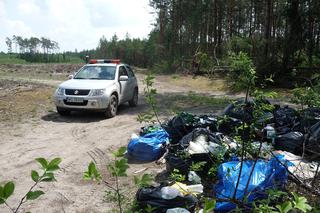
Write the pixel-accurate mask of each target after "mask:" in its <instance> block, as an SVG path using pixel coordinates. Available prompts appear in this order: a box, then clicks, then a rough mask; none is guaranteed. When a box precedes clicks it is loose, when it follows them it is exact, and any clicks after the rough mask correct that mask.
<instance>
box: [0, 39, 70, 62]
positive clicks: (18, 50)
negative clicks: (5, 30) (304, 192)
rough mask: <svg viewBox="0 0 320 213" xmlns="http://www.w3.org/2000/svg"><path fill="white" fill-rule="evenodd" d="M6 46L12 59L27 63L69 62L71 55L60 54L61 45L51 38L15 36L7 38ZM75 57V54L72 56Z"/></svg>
mask: <svg viewBox="0 0 320 213" xmlns="http://www.w3.org/2000/svg"><path fill="white" fill-rule="evenodd" d="M5 42H6V45H7V47H8V53H9V55H11V56H12V57H17V58H20V59H23V60H25V61H27V62H47V63H49V62H50V63H53V62H69V61H70V58H69V55H70V54H71V53H69V54H68V53H59V44H58V42H56V41H53V40H51V39H49V38H45V37H41V38H37V37H30V38H24V37H22V36H16V35H13V36H12V37H11V38H9V37H7V38H6V40H5ZM71 55H74V54H71Z"/></svg>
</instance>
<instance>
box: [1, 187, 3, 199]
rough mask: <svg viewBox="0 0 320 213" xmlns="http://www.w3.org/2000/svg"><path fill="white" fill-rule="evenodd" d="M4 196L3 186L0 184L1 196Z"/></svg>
mask: <svg viewBox="0 0 320 213" xmlns="http://www.w3.org/2000/svg"><path fill="white" fill-rule="evenodd" d="M2 197H3V187H2V186H0V198H2Z"/></svg>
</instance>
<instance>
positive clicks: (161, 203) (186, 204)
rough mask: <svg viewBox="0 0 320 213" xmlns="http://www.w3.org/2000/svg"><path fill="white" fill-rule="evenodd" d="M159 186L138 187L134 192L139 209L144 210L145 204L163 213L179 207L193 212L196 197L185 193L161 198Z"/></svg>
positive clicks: (155, 212) (155, 211)
mask: <svg viewBox="0 0 320 213" xmlns="http://www.w3.org/2000/svg"><path fill="white" fill-rule="evenodd" d="M161 188H162V186H160V187H148V188H140V189H139V190H138V191H137V194H136V201H137V206H138V208H139V210H144V209H146V208H147V206H148V205H149V206H151V207H152V208H154V210H153V211H152V212H154V213H165V212H166V211H167V210H168V209H171V208H176V207H181V208H185V209H187V210H189V211H190V212H194V210H195V207H196V204H197V202H198V200H197V198H195V197H194V196H192V195H186V196H184V197H180V196H177V197H175V198H173V199H163V198H162V197H161Z"/></svg>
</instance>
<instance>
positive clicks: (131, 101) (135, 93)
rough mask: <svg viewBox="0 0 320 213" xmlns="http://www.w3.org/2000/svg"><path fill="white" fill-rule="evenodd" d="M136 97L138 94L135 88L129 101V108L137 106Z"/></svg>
mask: <svg viewBox="0 0 320 213" xmlns="http://www.w3.org/2000/svg"><path fill="white" fill-rule="evenodd" d="M138 96H139V93H138V89H137V88H136V89H135V90H134V93H133V97H132V99H131V100H130V101H129V106H131V107H136V106H137V105H138Z"/></svg>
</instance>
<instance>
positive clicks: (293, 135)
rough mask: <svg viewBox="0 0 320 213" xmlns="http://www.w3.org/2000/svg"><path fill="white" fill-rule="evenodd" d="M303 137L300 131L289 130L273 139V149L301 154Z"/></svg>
mask: <svg viewBox="0 0 320 213" xmlns="http://www.w3.org/2000/svg"><path fill="white" fill-rule="evenodd" d="M304 140H305V137H304V135H303V134H302V133H301V132H289V133H287V134H284V135H278V136H277V137H276V139H275V149H277V150H283V151H288V152H291V153H293V154H301V152H302V149H303V143H304Z"/></svg>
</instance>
